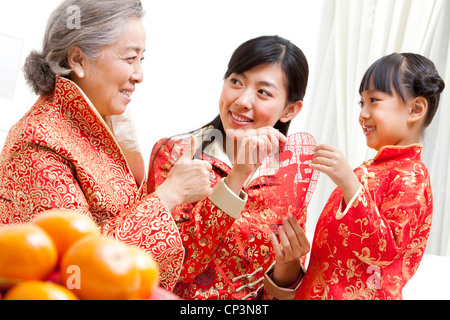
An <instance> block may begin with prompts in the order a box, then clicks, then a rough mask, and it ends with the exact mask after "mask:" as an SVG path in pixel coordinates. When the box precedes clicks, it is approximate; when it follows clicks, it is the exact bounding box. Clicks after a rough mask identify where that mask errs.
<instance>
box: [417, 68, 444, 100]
mask: <svg viewBox="0 0 450 320" xmlns="http://www.w3.org/2000/svg"><path fill="white" fill-rule="evenodd" d="M444 88H445V83H444V80H442V78H441V77H440V76H439V75H438V74H436V73H428V72H420V73H418V74H417V76H416V79H415V82H414V89H415V90H414V91H415V92H416V93H417V94H418V95H420V96H423V97H424V98H428V97H434V96H436V95H439V94H441V92H442V91H443V90H444Z"/></svg>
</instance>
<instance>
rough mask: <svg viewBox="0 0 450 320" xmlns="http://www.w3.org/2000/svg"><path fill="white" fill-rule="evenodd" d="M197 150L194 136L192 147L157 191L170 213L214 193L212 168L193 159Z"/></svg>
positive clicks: (205, 162)
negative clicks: (211, 179)
mask: <svg viewBox="0 0 450 320" xmlns="http://www.w3.org/2000/svg"><path fill="white" fill-rule="evenodd" d="M196 149H197V140H196V139H195V137H194V136H192V137H191V144H190V146H188V147H186V148H185V149H184V152H183V154H182V156H181V157H180V159H179V160H178V161H177V162H176V163H175V165H174V166H173V168H172V169H171V170H170V172H169V174H168V175H167V179H166V180H165V181H164V182H163V183H162V184H161V185H160V186H159V187H158V189H156V191H155V193H156V195H158V196H159V197H160V198H161V199H162V200H163V201H164V203H165V204H166V206H167V207H168V208H169V210H170V211H172V210H173V208H175V207H176V206H177V205H179V204H182V203H191V202H195V201H199V200H203V199H205V198H206V197H207V196H209V195H210V194H211V193H212V188H211V181H210V171H211V169H212V166H211V164H210V163H209V162H207V161H204V160H197V159H193V158H194V154H195V150H196Z"/></svg>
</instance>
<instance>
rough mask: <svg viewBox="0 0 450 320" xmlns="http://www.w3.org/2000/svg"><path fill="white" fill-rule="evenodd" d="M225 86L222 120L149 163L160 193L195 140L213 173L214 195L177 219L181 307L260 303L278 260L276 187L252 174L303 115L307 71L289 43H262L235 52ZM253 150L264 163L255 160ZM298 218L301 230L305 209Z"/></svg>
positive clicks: (170, 143) (270, 39) (162, 145)
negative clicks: (271, 201) (271, 200)
mask: <svg viewBox="0 0 450 320" xmlns="http://www.w3.org/2000/svg"><path fill="white" fill-rule="evenodd" d="M224 78H225V81H224V83H223V88H222V93H221V96H220V100H219V116H217V117H216V118H215V119H214V120H213V121H212V122H210V123H209V124H207V125H206V126H204V127H203V128H201V129H199V130H197V131H195V132H193V133H191V134H189V135H187V136H188V139H174V138H171V139H163V140H161V141H159V142H158V143H157V144H156V145H155V147H154V149H153V152H152V156H151V159H150V168H149V190H150V191H153V190H155V189H156V192H158V190H161V188H162V187H163V186H162V185H161V183H163V182H164V180H165V178H166V177H167V176H168V175H169V174H170V170H171V169H172V166H173V164H174V163H175V161H177V159H178V154H183V155H184V154H185V153H186V149H184V150H183V147H182V145H183V143H184V142H185V141H186V140H187V141H188V142H189V141H190V137H189V136H191V135H192V136H194V137H195V138H196V139H197V141H198V143H199V150H198V151H199V152H198V153H197V154H196V156H195V157H196V158H198V157H200V158H202V159H204V160H207V161H208V162H210V163H211V165H212V170H211V185H212V186H213V187H214V188H213V193H212V194H211V195H210V196H209V197H207V198H206V199H204V200H201V201H195V202H192V203H191V204H186V205H181V206H177V207H176V208H175V209H174V210H173V211H172V215H173V217H174V219H175V221H176V222H177V224H178V227H179V229H180V232H181V234H182V240H183V245H184V248H185V251H186V252H185V260H184V264H183V269H182V271H181V274H180V275H179V277H178V279H177V285H176V286H175V289H174V292H175V293H176V294H178V295H180V296H181V297H182V298H184V299H215V300H219V299H220V300H223V299H227V300H231V299H233V300H234V299H255V298H259V297H260V296H261V295H262V294H263V285H262V282H263V279H264V272H265V271H266V270H267V269H268V268H269V267H270V266H271V265H272V263H273V262H274V260H275V255H274V252H273V250H272V246H271V236H272V231H271V228H275V229H277V228H278V225H282V221H281V219H279V220H277V219H276V218H275V217H276V215H275V214H274V211H272V210H271V208H269V206H268V203H267V198H266V196H267V195H268V194H270V193H269V192H270V191H269V189H270V188H272V186H271V185H270V183H268V180H267V179H265V177H263V176H261V177H255V176H254V175H253V174H254V172H255V169H256V168H257V167H258V166H259V163H260V161H259V160H261V159H262V158H263V157H264V156H265V155H269V154H272V153H274V152H275V151H276V150H278V144H279V142H280V141H281V142H284V141H286V137H285V135H286V134H287V130H288V127H289V123H290V121H291V120H292V119H293V118H295V117H296V116H297V114H298V113H299V112H300V110H301V108H302V101H303V97H304V95H305V90H306V85H307V79H308V64H307V60H306V58H305V56H304V55H303V53H302V51H301V50H300V49H299V48H297V47H296V46H295V45H293V44H292V43H291V42H289V41H287V40H285V39H283V38H281V37H277V36H263V37H258V38H255V39H251V40H249V41H247V42H245V43H243V44H242V45H241V46H239V47H238V48H237V49H236V50H235V52H234V53H233V55H232V57H231V60H230V62H229V65H228V70H227V72H226V74H225V77H224ZM194 144H195V142H194ZM252 146H257V148H256V149H257V151H258V152H256V155H257V156H258V155H259V157H253V158H252V157H251V155H253V153H252V152H251V151H252V150H253V148H252ZM187 149H188V150H191V149H190V148H189V147H188V148H187ZM194 149H197V148H194ZM249 155H250V158H252V159H253V160H254V161H249V160H250V159H249V157H248V156H249ZM258 159H259V160H258ZM160 185H161V186H160ZM270 190H272V189H270ZM293 215H295V218H293V219H296V221H297V220H298V221H299V225H301V226H302V227H304V225H305V222H306V208H305V206H301V205H300V206H299V207H298V208H296V209H295V212H294V213H293ZM285 223H286V222H285ZM303 235H304V234H303ZM283 236H284V233H283V232H280V237H283ZM297 262H298V264H297V268H299V267H300V261H297Z"/></svg>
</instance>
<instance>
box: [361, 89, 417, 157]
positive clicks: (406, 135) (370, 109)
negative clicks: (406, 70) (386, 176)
mask: <svg viewBox="0 0 450 320" xmlns="http://www.w3.org/2000/svg"><path fill="white" fill-rule="evenodd" d="M410 103H411V102H410V101H406V103H405V102H403V100H402V98H401V97H400V95H399V94H398V93H397V92H394V94H393V95H389V94H387V93H385V92H381V91H376V90H370V89H369V90H365V91H363V92H362V93H361V103H360V104H361V112H360V116H359V123H360V125H361V127H362V129H363V132H364V134H365V136H366V140H367V146H368V147H369V148H372V149H375V150H379V149H380V148H382V147H383V146H387V145H409V144H411V142H413V141H411V132H410V131H409V129H408V119H409V115H410V111H409V110H410V107H409V104H410Z"/></svg>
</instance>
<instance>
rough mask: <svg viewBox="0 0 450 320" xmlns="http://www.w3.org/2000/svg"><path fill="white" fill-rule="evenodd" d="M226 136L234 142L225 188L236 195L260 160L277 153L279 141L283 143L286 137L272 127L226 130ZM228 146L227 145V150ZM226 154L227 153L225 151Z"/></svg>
mask: <svg viewBox="0 0 450 320" xmlns="http://www.w3.org/2000/svg"><path fill="white" fill-rule="evenodd" d="M226 133H227V136H228V138H230V140H231V141H235V142H236V145H237V149H236V148H234V146H231V147H233V148H234V153H233V159H231V160H232V162H233V169H232V170H231V171H230V173H229V175H228V177H227V178H226V184H227V186H228V187H229V188H230V189H231V190H232V191H233V192H235V193H236V194H239V193H240V190H241V189H242V187H243V186H244V184H245V182H246V180H247V179H248V178H249V177H250V175H251V174H252V173H253V172H254V171H255V170H256V168H258V166H259V165H260V163H261V162H262V160H263V159H264V158H265V157H267V156H269V155H271V154H273V153H275V152H277V151H278V148H279V144H280V141H281V142H285V141H286V137H285V136H284V135H283V134H282V133H281V132H279V131H278V130H277V129H275V128H273V127H263V128H258V129H250V130H232V129H229V130H227V132H226ZM229 147H230V146H228V145H227V148H229ZM227 152H228V151H227Z"/></svg>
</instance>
